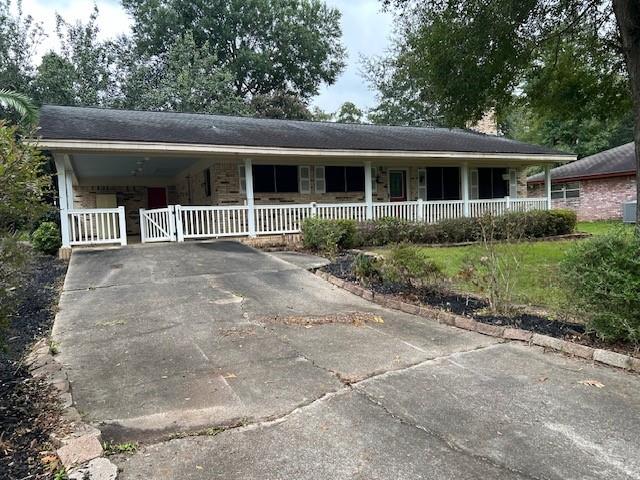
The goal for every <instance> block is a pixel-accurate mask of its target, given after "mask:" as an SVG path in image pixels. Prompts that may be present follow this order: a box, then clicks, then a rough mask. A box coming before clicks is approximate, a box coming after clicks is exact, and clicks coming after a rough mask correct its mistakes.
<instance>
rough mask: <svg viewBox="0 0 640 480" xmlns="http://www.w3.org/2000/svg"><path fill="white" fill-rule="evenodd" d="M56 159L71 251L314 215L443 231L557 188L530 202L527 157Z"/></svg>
mask: <svg viewBox="0 0 640 480" xmlns="http://www.w3.org/2000/svg"><path fill="white" fill-rule="evenodd" d="M54 159H55V162H56V168H57V176H58V185H59V193H60V195H59V197H60V212H61V226H62V237H63V246H64V247H70V246H76V245H92V244H107V243H119V244H122V245H126V244H127V241H128V239H131V238H132V237H133V238H135V237H137V236H140V239H141V241H142V242H154V241H184V240H189V239H207V238H218V237H232V236H250V237H254V236H257V235H280V234H291V233H298V232H300V228H301V224H302V222H303V221H304V219H306V218H309V217H319V218H326V219H352V220H357V221H364V220H371V219H378V218H382V217H389V216H391V217H397V218H402V219H405V220H409V221H422V222H429V223H433V222H438V221H440V220H443V219H448V218H457V217H462V216H480V215H482V214H484V213H486V212H491V213H493V214H501V213H505V212H507V211H527V210H533V209H546V208H548V205H550V200H549V196H550V190H549V188H546V189H545V192H546V194H547V195H546V196H545V197H539V198H538V197H536V198H528V197H527V196H526V183H525V180H526V179H525V177H524V167H525V165H526V163H525V162H523V161H522V160H521V159H517V158H514V159H504V158H500V159H495V158H482V159H479V158H473V156H472V155H470V156H469V158H468V159H455V160H452V159H447V158H439V159H428V160H426V159H420V158H410V157H409V158H405V159H403V160H402V161H399V160H397V159H374V160H364V161H363V160H356V159H354V158H340V159H331V158H330V159H322V160H318V159H315V158H313V159H312V158H296V159H291V158H286V157H285V158H282V157H280V158H251V159H250V158H237V157H236V158H230V157H226V158H216V157H209V158H198V157H192V156H186V155H175V156H174V155H172V156H169V155H166V154H161V155H153V156H151V155H145V154H138V153H135V152H121V153H96V152H69V153H55V154H54ZM547 165H548V164H547ZM547 171H548V168H547ZM547 180H548V178H547ZM548 185H550V184H549V183H548Z"/></svg>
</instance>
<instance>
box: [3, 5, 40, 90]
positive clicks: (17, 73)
mask: <svg viewBox="0 0 640 480" xmlns="http://www.w3.org/2000/svg"><path fill="white" fill-rule="evenodd" d="M13 5H15V6H16V8H15V11H16V13H15V14H14V13H13V12H12V9H13V7H12V6H13ZM44 37H45V35H44V32H43V31H42V27H41V26H40V25H39V24H38V23H36V22H35V21H34V20H33V18H32V17H31V16H29V15H26V16H25V15H24V13H23V11H22V2H21V1H20V0H18V1H17V2H15V3H14V2H13V1H12V0H0V86H1V87H2V88H4V89H9V90H14V91H18V92H28V91H29V83H30V82H31V80H32V78H33V75H34V73H35V66H34V64H33V58H34V54H35V50H36V48H37V46H38V45H39V44H40V42H41V41H42V40H43V39H44Z"/></svg>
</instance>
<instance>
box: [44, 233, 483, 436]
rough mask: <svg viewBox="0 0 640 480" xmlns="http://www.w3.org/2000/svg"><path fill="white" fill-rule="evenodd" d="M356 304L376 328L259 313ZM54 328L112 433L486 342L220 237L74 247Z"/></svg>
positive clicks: (219, 416)
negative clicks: (285, 320)
mask: <svg viewBox="0 0 640 480" xmlns="http://www.w3.org/2000/svg"><path fill="white" fill-rule="evenodd" d="M114 266H115V267H114ZM354 311H358V312H369V313H375V315H379V316H380V317H382V318H383V319H384V322H385V323H384V324H375V328H370V326H354V325H323V326H317V327H316V326H314V327H313V328H305V327H304V326H296V325H291V326H285V325H278V324H277V322H276V323H274V322H271V321H270V320H269V319H271V318H275V317H278V316H290V315H300V316H305V315H326V314H330V313H337V314H341V313H346V312H354ZM53 336H54V339H55V340H56V341H57V342H58V343H59V345H60V354H59V359H60V361H61V362H62V363H63V364H64V365H65V367H66V369H67V371H68V375H69V380H70V382H71V388H72V391H73V397H74V401H75V403H76V407H77V408H78V410H79V411H80V412H82V413H83V415H84V416H85V418H86V419H87V420H89V421H92V422H94V423H96V424H99V425H100V426H101V429H102V430H103V433H104V436H105V438H107V439H110V440H114V441H119V440H121V441H136V440H137V441H140V440H142V441H152V440H153V439H159V438H166V437H168V436H171V435H172V434H175V433H181V432H185V431H197V430H200V429H202V428H207V427H212V426H220V425H234V424H237V423H241V422H247V421H248V422H255V421H260V420H264V419H268V418H273V417H276V416H280V415H283V414H285V413H287V412H289V411H291V410H293V409H295V408H296V407H298V406H300V405H306V404H308V403H310V402H312V401H314V400H315V399H317V398H319V397H321V396H322V395H324V394H326V393H327V392H331V391H335V390H337V389H339V388H341V387H342V385H343V384H342V382H341V380H345V379H347V380H350V381H353V380H357V379H361V378H365V377H368V376H370V375H372V374H374V373H377V372H380V371H384V370H388V369H393V368H402V367H404V366H407V365H412V364H415V363H418V362H420V361H422V360H424V359H426V358H430V357H432V356H435V355H438V354H441V353H443V352H447V353H450V352H454V351H459V350H468V349H470V348H478V347H480V346H483V345H487V344H490V343H492V342H494V341H495V340H493V339H489V338H488V337H483V336H481V335H478V334H473V333H471V334H469V333H462V334H459V332H456V331H454V330H452V329H450V328H448V327H442V326H439V325H436V324H433V323H432V322H429V321H428V320H425V319H418V318H417V317H413V316H411V315H406V314H403V313H400V312H394V311H391V310H385V309H382V308H380V307H379V306H377V305H373V304H371V303H369V302H366V301H365V300H363V299H361V298H359V297H356V296H354V295H352V294H350V293H348V292H345V291H344V290H341V289H337V288H335V287H334V286H332V285H330V284H328V283H326V282H324V281H323V280H321V279H319V278H318V277H316V276H315V275H313V274H311V273H309V272H307V271H305V270H304V269H302V268H299V267H297V266H295V265H292V264H291V263H288V262H285V261H283V260H281V259H278V258H275V257H273V256H272V255H268V254H265V253H263V252H259V251H257V250H255V249H252V248H250V247H247V246H244V245H241V244H238V243H235V242H228V241H223V242H212V243H204V244H200V243H186V244H183V245H153V246H146V245H145V246H142V247H130V248H123V249H117V250H114V249H108V250H103V251H99V250H91V251H76V252H74V254H73V257H72V260H71V264H70V267H69V272H68V274H67V279H66V282H65V287H64V291H63V294H62V299H61V302H60V311H59V313H58V316H57V318H56V322H55V325H54V330H53ZM426 344H429V347H428V348H424V347H425V345H426ZM421 345H422V346H421Z"/></svg>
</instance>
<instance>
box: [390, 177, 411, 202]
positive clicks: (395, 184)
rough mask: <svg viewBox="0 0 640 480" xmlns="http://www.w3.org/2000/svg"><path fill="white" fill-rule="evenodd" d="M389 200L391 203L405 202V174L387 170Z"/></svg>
mask: <svg viewBox="0 0 640 480" xmlns="http://www.w3.org/2000/svg"><path fill="white" fill-rule="evenodd" d="M389 200H390V201H392V202H406V201H407V172H406V171H404V170H389Z"/></svg>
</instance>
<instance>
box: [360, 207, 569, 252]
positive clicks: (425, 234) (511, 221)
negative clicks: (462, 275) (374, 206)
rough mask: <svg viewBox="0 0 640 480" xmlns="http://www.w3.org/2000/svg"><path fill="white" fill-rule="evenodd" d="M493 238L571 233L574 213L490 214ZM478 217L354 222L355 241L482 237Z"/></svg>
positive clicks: (385, 242)
mask: <svg viewBox="0 0 640 480" xmlns="http://www.w3.org/2000/svg"><path fill="white" fill-rule="evenodd" d="M492 218H493V220H492V222H493V224H494V230H495V231H494V232H493V234H492V238H493V239H494V240H516V239H531V238H543V237H548V236H554V235H562V234H567V233H571V232H573V231H574V230H575V226H576V215H575V213H574V212H572V211H570V210H536V211H531V212H511V213H507V214H505V215H500V216H494V217H492ZM481 223H482V220H481V219H480V218H455V219H450V220H443V221H441V222H439V223H435V224H427V223H422V222H408V221H406V220H399V219H395V218H382V219H379V220H373V221H367V222H363V223H361V224H359V225H358V241H359V243H360V244H362V245H366V246H381V245H388V244H394V243H406V242H409V243H424V244H432V243H460V242H476V241H480V240H481V239H482V231H481V230H482V226H481Z"/></svg>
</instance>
